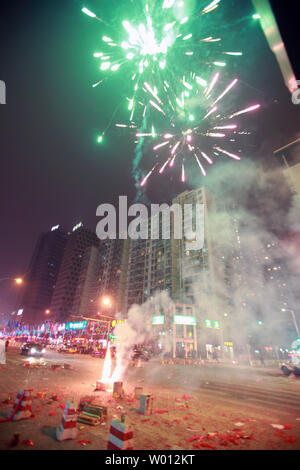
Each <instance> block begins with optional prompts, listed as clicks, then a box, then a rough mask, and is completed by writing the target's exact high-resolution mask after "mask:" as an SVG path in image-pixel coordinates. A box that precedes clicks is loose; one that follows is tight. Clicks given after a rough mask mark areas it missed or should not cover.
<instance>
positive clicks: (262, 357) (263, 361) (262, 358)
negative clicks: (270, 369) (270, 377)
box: [260, 353, 265, 367]
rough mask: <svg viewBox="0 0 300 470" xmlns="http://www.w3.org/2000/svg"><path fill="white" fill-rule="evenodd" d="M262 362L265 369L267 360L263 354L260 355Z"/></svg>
mask: <svg viewBox="0 0 300 470" xmlns="http://www.w3.org/2000/svg"><path fill="white" fill-rule="evenodd" d="M260 362H261V365H262V366H264V367H265V360H264V356H263V354H262V353H260Z"/></svg>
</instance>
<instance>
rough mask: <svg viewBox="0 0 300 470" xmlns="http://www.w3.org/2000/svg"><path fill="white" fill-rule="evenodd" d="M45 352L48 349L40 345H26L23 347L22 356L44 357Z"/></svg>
mask: <svg viewBox="0 0 300 470" xmlns="http://www.w3.org/2000/svg"><path fill="white" fill-rule="evenodd" d="M45 352H46V348H44V347H43V346H42V345H41V344H38V343H25V344H23V346H22V347H21V354H22V355H23V356H43V355H44V354H45Z"/></svg>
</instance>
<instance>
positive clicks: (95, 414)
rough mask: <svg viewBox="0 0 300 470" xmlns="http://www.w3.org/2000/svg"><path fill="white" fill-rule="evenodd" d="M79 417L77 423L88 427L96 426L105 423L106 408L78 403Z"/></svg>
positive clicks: (96, 404)
mask: <svg viewBox="0 0 300 470" xmlns="http://www.w3.org/2000/svg"><path fill="white" fill-rule="evenodd" d="M79 406H80V410H81V412H80V415H79V416H78V422H79V423H83V424H88V425H90V426H97V425H98V424H101V423H106V421H107V407H106V406H102V405H99V404H98V403H87V402H81V403H80V405H79Z"/></svg>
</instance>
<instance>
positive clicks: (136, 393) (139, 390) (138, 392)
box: [134, 387, 143, 400]
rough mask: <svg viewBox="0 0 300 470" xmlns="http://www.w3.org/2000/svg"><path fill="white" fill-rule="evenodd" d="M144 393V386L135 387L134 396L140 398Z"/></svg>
mask: <svg viewBox="0 0 300 470" xmlns="http://www.w3.org/2000/svg"><path fill="white" fill-rule="evenodd" d="M142 393H143V387H135V389H134V398H136V399H137V400H139V399H140V396H141V394H142Z"/></svg>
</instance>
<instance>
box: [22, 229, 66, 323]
mask: <svg viewBox="0 0 300 470" xmlns="http://www.w3.org/2000/svg"><path fill="white" fill-rule="evenodd" d="M66 243H67V234H66V233H65V232H64V231H63V230H61V229H60V228H59V227H58V226H56V227H53V228H52V229H51V230H50V231H49V232H47V233H43V234H41V235H40V237H39V239H38V241H37V244H36V246H35V250H34V253H33V255H32V258H31V262H30V265H29V269H28V274H26V276H25V277H24V285H25V291H24V295H23V298H22V300H21V303H20V305H19V308H18V312H20V311H22V310H23V313H22V315H20V316H18V319H19V320H20V319H21V320H22V321H23V322H28V323H31V322H32V323H39V322H40V321H41V320H43V318H44V317H45V311H46V310H48V309H49V307H50V304H51V300H52V297H53V293H54V290H55V287H56V283H57V278H58V273H59V269H60V266H61V262H62V259H63V255H64V250H65V247H66Z"/></svg>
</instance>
